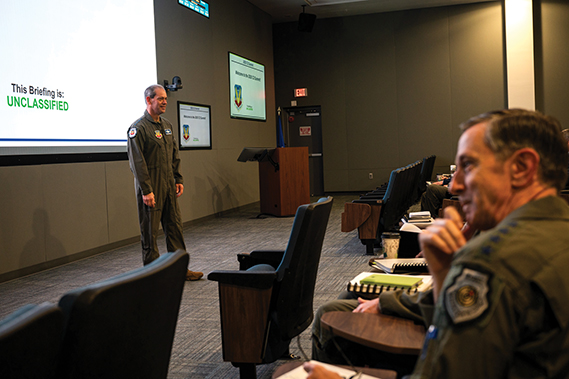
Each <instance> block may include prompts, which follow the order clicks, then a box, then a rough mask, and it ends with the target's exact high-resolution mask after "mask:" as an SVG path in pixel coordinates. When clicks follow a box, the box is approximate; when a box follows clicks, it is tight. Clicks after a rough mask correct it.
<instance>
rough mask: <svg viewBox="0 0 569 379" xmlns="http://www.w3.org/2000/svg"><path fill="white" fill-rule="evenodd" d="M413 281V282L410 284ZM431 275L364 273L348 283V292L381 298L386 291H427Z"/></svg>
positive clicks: (429, 286)
mask: <svg viewBox="0 0 569 379" xmlns="http://www.w3.org/2000/svg"><path fill="white" fill-rule="evenodd" d="M409 280H411V282H408V281H409ZM431 283H432V278H431V276H430V275H397V274H391V275H387V274H378V273H377V272H362V273H361V274H359V275H358V276H356V277H355V278H354V279H352V280H350V281H349V282H348V288H347V289H348V291H349V292H355V293H356V294H362V295H366V296H367V297H369V296H379V294H380V293H382V292H384V291H396V290H400V289H401V290H404V291H407V292H408V293H415V292H422V291H427V290H428V289H430V288H431Z"/></svg>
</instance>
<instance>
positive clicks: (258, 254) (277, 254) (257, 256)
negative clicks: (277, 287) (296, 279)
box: [237, 250, 284, 270]
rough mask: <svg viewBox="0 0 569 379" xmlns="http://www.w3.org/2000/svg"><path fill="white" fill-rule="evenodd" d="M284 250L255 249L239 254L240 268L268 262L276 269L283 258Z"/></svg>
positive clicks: (245, 268) (244, 268)
mask: <svg viewBox="0 0 569 379" xmlns="http://www.w3.org/2000/svg"><path fill="white" fill-rule="evenodd" d="M283 255H284V250H255V251H252V252H250V253H248V254H247V253H245V254H237V260H238V261H239V270H247V269H249V268H251V267H253V266H255V265H258V264H263V263H264V264H268V265H271V266H273V267H274V269H275V270H276V269H277V267H278V266H279V264H280V263H281V261H282V260H283Z"/></svg>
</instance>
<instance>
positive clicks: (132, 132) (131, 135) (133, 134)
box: [128, 128, 137, 138]
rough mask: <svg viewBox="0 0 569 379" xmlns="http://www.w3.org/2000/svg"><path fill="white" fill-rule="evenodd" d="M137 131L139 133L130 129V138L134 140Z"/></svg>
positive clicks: (134, 129)
mask: <svg viewBox="0 0 569 379" xmlns="http://www.w3.org/2000/svg"><path fill="white" fill-rule="evenodd" d="M136 131H137V129H136V128H130V129H129V130H128V138H134V137H135V136H136Z"/></svg>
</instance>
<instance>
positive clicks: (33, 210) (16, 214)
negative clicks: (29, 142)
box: [0, 166, 51, 274]
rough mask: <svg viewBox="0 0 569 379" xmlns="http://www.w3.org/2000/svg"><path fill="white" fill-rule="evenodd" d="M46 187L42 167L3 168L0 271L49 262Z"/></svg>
mask: <svg viewBox="0 0 569 379" xmlns="http://www.w3.org/2000/svg"><path fill="white" fill-rule="evenodd" d="M43 190H44V185H43V178H42V170H41V166H23V167H0V198H1V199H4V204H3V205H2V211H1V212H0V214H1V216H0V274H3V273H6V272H10V271H14V270H16V269H18V268H20V267H25V266H33V265H36V264H39V263H43V262H44V261H45V254H46V250H45V243H46V238H51V235H49V230H48V231H46V230H45V227H44V223H45V221H46V219H47V214H46V210H45V206H44V199H43Z"/></svg>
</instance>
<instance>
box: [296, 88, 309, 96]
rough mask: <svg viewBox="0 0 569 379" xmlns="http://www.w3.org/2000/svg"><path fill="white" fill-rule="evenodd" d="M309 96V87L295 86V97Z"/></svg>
mask: <svg viewBox="0 0 569 379" xmlns="http://www.w3.org/2000/svg"><path fill="white" fill-rule="evenodd" d="M306 96H308V88H295V90H294V97H306Z"/></svg>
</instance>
